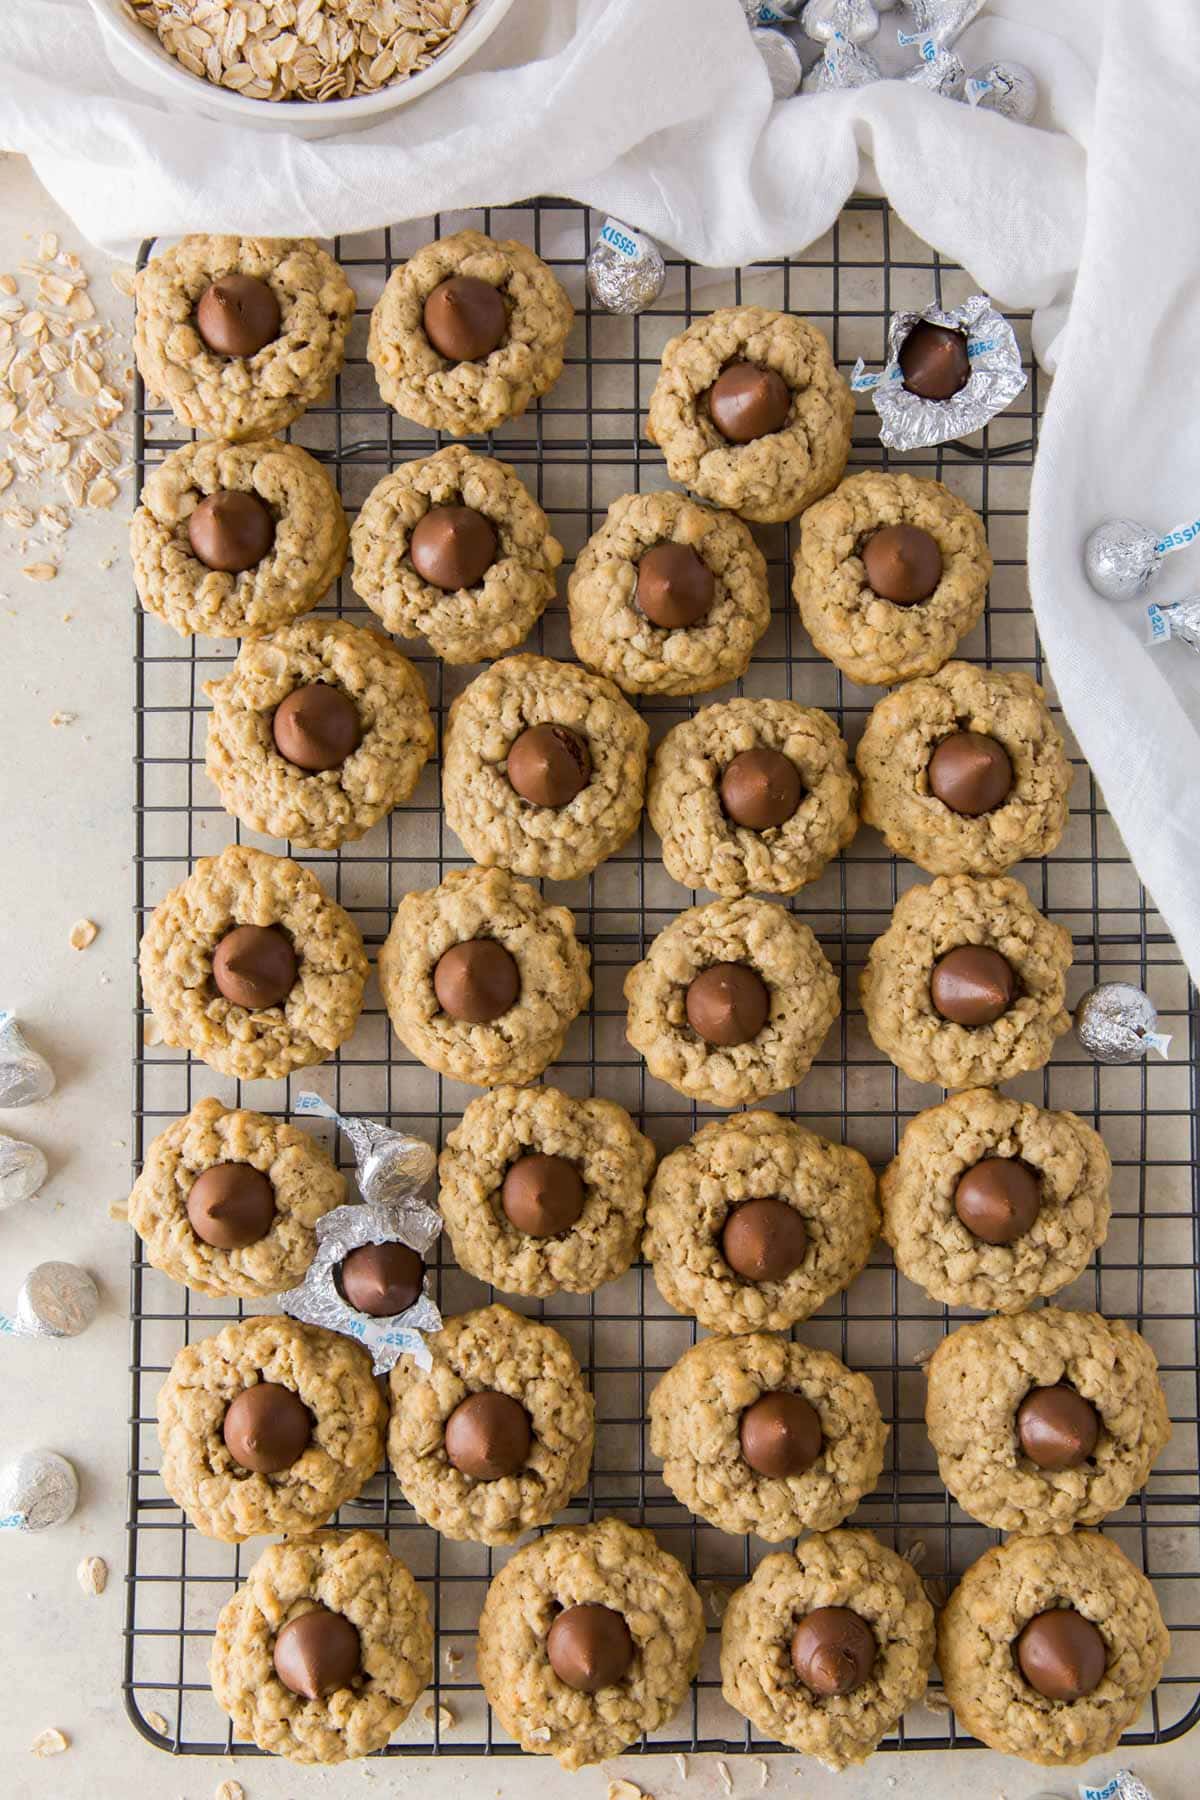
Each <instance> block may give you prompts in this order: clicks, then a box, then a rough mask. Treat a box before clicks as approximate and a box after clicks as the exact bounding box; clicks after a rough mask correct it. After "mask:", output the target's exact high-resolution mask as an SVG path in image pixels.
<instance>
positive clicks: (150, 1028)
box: [142, 1016, 163, 1050]
mask: <svg viewBox="0 0 1200 1800" xmlns="http://www.w3.org/2000/svg"><path fill="white" fill-rule="evenodd" d="M162 1041H163V1034H162V1026H161V1025H160V1024H159V1022H158V1020H157V1019H156V1018H154V1017H153V1016H151V1017H150V1018H149V1019H144V1020H143V1021H142V1042H143V1044H144V1045H145V1046H146V1048H147V1050H152V1049H153V1048H154V1046H155V1044H161V1043H162Z"/></svg>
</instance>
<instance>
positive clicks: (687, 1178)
mask: <svg viewBox="0 0 1200 1800" xmlns="http://www.w3.org/2000/svg"><path fill="white" fill-rule="evenodd" d="M764 1202H765V1203H766V1204H765V1205H764V1204H763V1203H764ZM780 1205H783V1206H787V1207H790V1208H791V1209H792V1210H793V1211H794V1212H795V1214H796V1216H797V1219H798V1220H799V1222H800V1226H801V1230H800V1231H799V1232H798V1233H797V1232H796V1231H795V1228H794V1227H793V1228H792V1231H791V1234H790V1237H787V1236H785V1234H784V1231H783V1230H782V1229H781V1225H782V1226H786V1225H787V1223H788V1222H787V1221H786V1220H783V1219H782V1215H777V1214H776V1211H775V1209H776V1208H777V1206H780ZM745 1208H749V1209H750V1210H748V1211H744V1210H743V1209H745ZM731 1215H736V1216H737V1218H738V1220H739V1225H738V1226H735V1228H734V1231H735V1234H738V1233H740V1234H745V1233H746V1231H747V1228H748V1231H749V1242H748V1244H747V1243H746V1242H744V1241H743V1242H742V1243H739V1242H738V1236H737V1235H735V1236H733V1237H732V1238H731V1240H730V1243H729V1254H730V1255H733V1256H735V1257H736V1258H737V1260H738V1262H739V1263H740V1264H741V1267H742V1270H744V1273H740V1272H739V1271H738V1270H737V1269H735V1268H734V1267H733V1265H732V1264H731V1263H730V1262H729V1261H728V1260H727V1255H726V1248H725V1241H724V1240H725V1228H726V1226H727V1225H728V1223H729V1220H730V1217H731ZM878 1234H879V1207H878V1204H877V1202H876V1199H875V1177H874V1175H873V1173H872V1171H871V1165H870V1163H869V1162H868V1161H867V1159H866V1157H865V1156H860V1155H859V1153H858V1151H857V1150H851V1149H849V1148H848V1147H847V1146H846V1145H844V1144H833V1143H830V1142H828V1141H827V1140H826V1139H825V1138H822V1137H818V1136H817V1134H816V1133H815V1132H813V1131H808V1130H806V1129H805V1127H804V1126H803V1125H797V1124H795V1123H793V1121H792V1120H791V1119H787V1118H784V1117H782V1116H781V1115H780V1114H779V1113H772V1112H744V1113H737V1114H736V1115H735V1116H734V1117H733V1118H729V1119H711V1120H710V1121H709V1122H708V1124H707V1125H702V1126H701V1127H700V1129H699V1131H698V1132H697V1133H696V1135H695V1137H694V1138H692V1140H691V1142H690V1143H687V1144H683V1145H681V1146H680V1148H679V1149H678V1150H672V1151H671V1152H670V1154H669V1155H667V1156H664V1157H663V1160H662V1162H661V1163H660V1164H659V1166H658V1172H657V1174H656V1175H655V1177H654V1181H653V1184H652V1186H651V1189H650V1202H649V1206H648V1207H647V1210H646V1237H645V1242H644V1244H643V1247H642V1253H643V1255H644V1256H645V1258H646V1260H647V1261H648V1262H649V1263H650V1264H651V1266H652V1268H653V1270H654V1279H655V1281H656V1282H657V1284H658V1291H659V1293H660V1294H661V1295H662V1297H663V1299H664V1300H665V1301H666V1302H667V1304H668V1305H669V1306H673V1307H674V1308H675V1309H676V1311H677V1312H682V1313H691V1314H692V1315H693V1316H694V1317H695V1318H697V1319H698V1320H699V1321H700V1323H701V1325H703V1326H704V1327H705V1328H706V1330H708V1331H717V1332H726V1331H728V1332H739V1331H786V1330H787V1328H788V1327H789V1326H790V1325H794V1324H795V1323H796V1321H797V1320H798V1319H807V1318H808V1316H809V1314H810V1313H814V1312H816V1310H817V1308H818V1307H819V1306H823V1305H824V1304H825V1302H826V1300H828V1299H829V1298H830V1297H831V1296H832V1295H833V1294H836V1293H839V1292H840V1291H841V1290H842V1289H843V1288H845V1287H849V1285H850V1283H851V1282H852V1281H853V1280H854V1277H855V1276H856V1275H857V1274H858V1273H859V1272H860V1271H861V1269H862V1268H863V1267H864V1265H865V1263H866V1260H867V1258H868V1256H869V1255H870V1254H871V1246H872V1245H873V1244H874V1242H875V1239H876V1237H877V1236H878Z"/></svg>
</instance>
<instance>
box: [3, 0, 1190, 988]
mask: <svg viewBox="0 0 1200 1800" xmlns="http://www.w3.org/2000/svg"><path fill="white" fill-rule="evenodd" d="M906 22H907V21H906V17H905V14H904V13H903V12H898V11H893V12H889V13H886V14H885V15H884V17H883V27H882V31H883V36H882V37H881V38H880V39H879V40H877V43H876V45H875V46H873V48H877V47H878V46H879V45H881V44H883V43H884V42H885V41H886V42H887V43H888V44H891V43H892V42H893V41H894V34H895V30H896V27H897V25H903V24H905V23H906ZM955 47H956V50H957V52H958V54H960V55H961V56H962V58H963V60H964V62H965V64H966V66H967V68H968V70H970V69H972V68H974V67H977V66H979V65H981V64H984V63H986V62H988V61H989V60H991V59H992V58H993V57H996V56H1002V57H1003V56H1007V57H1010V58H1013V59H1015V60H1017V61H1019V62H1022V63H1025V64H1026V65H1028V66H1029V67H1030V68H1032V69H1033V70H1034V72H1035V74H1036V76H1037V78H1038V81H1039V84H1040V87H1041V91H1042V102H1041V106H1040V108H1039V112H1038V120H1037V128H1035V127H1029V126H1020V125H1015V124H1012V123H1010V122H1009V121H1007V120H1004V119H1000V118H997V117H995V116H993V115H989V114H986V113H981V112H976V111H974V110H972V109H970V108H968V107H966V106H963V105H960V104H956V103H954V102H952V101H948V100H944V99H942V98H940V97H939V96H936V95H933V94H929V93H925V92H921V91H919V90H916V89H914V88H912V87H909V86H906V85H905V84H903V83H901V82H886V83H880V84H877V85H874V86H870V87H866V88H862V89H859V90H857V91H856V92H854V93H850V94H835V95H829V96H822V97H819V98H816V97H810V96H799V97H797V98H796V99H794V100H788V101H784V102H782V103H779V104H773V103H772V96H771V92H770V86H769V83H768V80H767V76H766V73H765V71H764V69H763V67H762V64H761V61H760V59H759V57H758V53H757V51H756V49H755V47H754V45H753V43H752V41H751V39H750V36H749V33H748V31H747V29H746V22H745V17H744V13H743V9H742V6H741V4H740V0H518V3H517V5H516V6H515V7H514V8H513V10H512V12H511V13H510V14H509V16H508V18H507V19H506V20H505V21H504V23H503V24H502V25H501V26H500V27H499V29H498V30H497V31H496V33H495V35H494V37H493V38H492V39H491V40H490V42H489V43H488V44H487V45H485V46H484V47H483V49H482V50H481V51H480V52H479V53H478V55H477V57H476V58H475V59H473V60H472V62H471V63H470V64H469V65H468V66H467V68H466V69H465V70H464V71H463V73H462V74H460V75H458V76H456V77H455V78H454V79H453V80H451V81H450V82H448V83H447V84H446V85H445V86H444V87H442V88H440V89H437V90H435V91H434V92H433V93H431V94H429V95H428V96H426V97H425V98H424V99H422V100H420V101H417V102H415V103H414V104H413V105H411V106H409V107H405V108H402V109H401V110H400V111H399V112H397V113H394V114H393V115H391V116H390V117H385V118H384V119H383V120H382V121H381V122H380V123H378V124H377V125H375V126H373V127H372V128H371V129H369V130H365V131H362V132H358V133H354V134H352V135H347V136H344V137H341V138H325V139H321V140H318V141H316V142H304V141H301V140H298V139H292V138H287V137H284V136H281V135H279V134H274V133H272V134H266V133H260V132H252V131H248V130H245V129H243V128H240V127H232V126H229V125H225V124H218V123H214V122H212V121H209V120H205V119H201V118H197V117H186V118H185V117H183V116H181V115H180V114H179V113H178V112H169V111H168V110H167V108H166V107H164V106H163V105H161V104H160V103H158V102H157V101H155V100H153V99H150V98H148V97H147V96H146V95H144V94H142V93H141V92H139V91H138V90H136V89H134V88H132V87H130V86H129V84H128V83H127V82H126V81H124V80H123V79H122V78H121V77H119V76H118V75H116V74H115V73H114V72H113V70H112V68H111V67H110V65H109V63H108V60H107V58H106V56H105V53H104V50H103V48H102V40H101V37H100V33H99V29H98V27H97V26H96V24H95V22H94V20H93V18H92V16H91V14H90V12H89V11H88V9H87V7H86V5H85V0H21V3H20V4H19V5H13V6H10V8H9V9H8V12H7V16H6V19H5V55H6V62H7V65H8V66H7V70H6V77H5V82H4V88H3V91H2V92H0V145H3V146H5V147H7V148H11V149H16V150H22V151H25V152H26V153H27V154H28V155H29V156H30V157H31V158H32V160H33V162H34V164H35V166H36V168H37V171H38V173H39V175H40V176H41V178H42V179H43V181H44V182H45V183H46V185H47V187H48V188H50V190H51V192H52V193H53V194H54V195H55V197H56V198H57V199H58V200H59V201H60V203H61V204H62V205H63V206H64V207H65V208H66V209H67V211H68V212H70V213H71V214H72V216H73V217H74V218H75V219H76V220H77V222H78V224H79V226H80V229H81V230H82V231H83V232H84V233H85V234H86V235H87V236H89V237H90V238H92V239H93V240H94V241H95V242H97V243H99V244H102V245H104V246H105V247H107V248H110V249H119V250H123V251H126V252H128V251H129V250H130V249H131V248H132V247H133V246H134V245H135V244H136V242H137V241H138V240H140V239H141V238H143V237H145V236H148V235H152V234H154V235H162V236H169V235H177V234H178V233H180V232H182V231H194V230H217V229H221V230H229V231H254V232H259V233H279V234H285V233H309V234H314V235H317V236H331V235H333V234H335V233H338V232H348V231H353V230H356V229H363V228H368V227H371V226H376V225H381V224H385V223H389V222H393V221H398V220H402V219H406V218H415V217H424V216H425V215H427V214H429V213H430V212H432V211H435V210H441V211H452V210H453V209H455V208H458V207H464V206H470V205H478V204H480V203H482V202H491V203H494V204H501V203H503V202H504V201H509V200H520V199H524V198H526V197H527V196H528V195H530V194H531V193H537V192H545V191H552V192H557V193H561V194H565V195H569V196H571V197H573V198H576V199H580V200H584V201H587V202H588V203H590V204H591V205H594V206H596V207H599V208H603V209H604V210H606V211H608V212H612V213H614V214H615V215H617V216H618V217H620V218H622V219H624V220H626V221H628V222H629V223H631V224H633V225H636V226H639V227H640V228H642V229H643V230H646V231H648V232H650V233H652V234H653V235H654V236H656V237H657V238H659V239H660V240H661V241H662V242H663V243H665V244H667V245H670V246H672V247H673V248H674V249H676V250H679V251H682V252H683V253H684V254H685V255H687V256H689V257H691V258H692V259H693V260H695V261H697V262H701V263H707V264H710V265H714V266H720V267H727V266H730V265H734V264H737V263H741V262H748V261H752V260H754V259H755V258H758V257H764V256H773V255H780V254H783V253H786V252H788V251H793V250H796V249H799V248H801V247H802V246H803V245H805V244H807V243H810V242H811V241H813V240H814V239H815V238H817V237H819V236H820V235H821V233H822V232H824V231H825V230H826V229H828V227H829V226H830V224H831V223H832V222H833V220H834V219H835V218H836V216H837V214H838V212H839V210H840V208H841V206H842V205H843V203H844V201H845V200H846V198H847V197H848V196H849V194H850V193H852V192H853V191H854V189H855V188H856V187H865V188H867V189H868V190H870V191H876V192H883V193H886V194H887V195H888V197H889V199H890V200H891V202H892V204H893V205H894V207H895V208H896V210H897V212H898V213H899V214H900V215H901V217H902V218H903V219H904V220H905V222H906V223H907V224H908V225H909V226H910V227H911V228H912V230H913V231H915V232H916V233H917V234H918V235H919V236H920V237H922V238H924V239H925V240H926V241H927V242H929V243H931V244H934V245H936V246H937V247H938V248H939V249H940V250H942V251H943V252H944V253H945V254H946V255H947V256H949V257H952V258H953V259H955V260H956V261H958V262H961V263H962V264H963V265H964V266H965V267H966V268H967V269H968V270H969V271H970V272H971V274H972V276H973V277H974V279H975V281H976V282H977V283H978V284H979V286H980V287H981V288H983V289H984V290H985V291H987V292H989V293H990V294H991V295H992V296H993V297H994V298H995V299H996V301H997V302H998V303H999V304H1000V305H1001V306H1002V307H1003V306H1009V307H1022V308H1025V307H1031V308H1033V309H1035V331H1034V341H1035V345H1036V347H1037V350H1038V354H1039V356H1040V357H1041V359H1042V361H1043V362H1044V363H1045V364H1046V366H1047V367H1048V368H1051V369H1053V370H1055V371H1056V374H1057V379H1056V382H1055V384H1054V388H1053V390H1052V395H1051V401H1050V406H1049V411H1048V414H1047V418H1046V422H1045V428H1044V433H1043V439H1042V453H1041V456H1040V459H1039V463H1038V468H1037V471H1036V476H1035V486H1034V504H1033V511H1032V514H1031V520H1030V559H1029V560H1030V585H1031V591H1032V596H1033V603H1034V607H1035V610H1036V612H1037V617H1038V623H1039V627H1040V630H1041V633H1042V637H1043V641H1044V643H1045V645H1046V649H1047V652H1048V655H1049V661H1050V666H1051V670H1052V673H1053V675H1054V678H1055V681H1056V684H1057V687H1058V691H1059V694H1060V697H1061V699H1062V702H1063V705H1064V707H1065V709H1066V712H1067V716H1068V718H1069V719H1070V722H1071V724H1072V727H1073V729H1074V731H1075V733H1076V735H1077V737H1078V739H1079V742H1080V744H1081V746H1082V748H1083V750H1084V752H1085V754H1086V755H1087V757H1088V759H1089V761H1090V762H1091V764H1092V767H1093V769H1094V770H1095V773H1096V775H1097V777H1098V779H1099V782H1100V785H1101V787H1102V789H1103V791H1104V794H1105V797H1106V800H1107V803H1108V806H1109V808H1110V810H1111V811H1112V813H1113V816H1114V818H1115V819H1116V821H1117V823H1118V825H1119V827H1120V829H1121V831H1122V833H1123V835H1124V837H1125V840H1126V842H1127V844H1128V846H1129V849H1130V851H1131V853H1132V855H1133V858H1134V860H1135V862H1136V864H1137V866H1138V869H1139V871H1140V873H1141V875H1142V878H1143V880H1144V881H1145V883H1146V885H1147V887H1148V888H1149V889H1150V891H1151V893H1152V894H1153V896H1154V898H1155V901H1156V904H1157V906H1158V908H1159V910H1160V911H1161V913H1162V915H1163V917H1164V919H1165V920H1166V922H1167V924H1168V926H1169V927H1170V929H1171V931H1172V932H1173V934H1174V935H1175V937H1176V939H1177V940H1178V942H1179V944H1180V946H1181V948H1182V950H1183V952H1184V955H1185V957H1186V959H1187V961H1188V963H1189V965H1190V967H1191V969H1192V972H1193V974H1194V975H1197V976H1200V855H1198V850H1200V792H1198V784H1197V780H1196V771H1197V768H1198V767H1200V756H1198V754H1197V752H1198V751H1200V742H1198V732H1197V723H1196V721H1197V720H1198V719H1200V658H1197V657H1195V656H1194V654H1193V653H1191V652H1190V651H1188V650H1187V649H1185V648H1184V647H1182V646H1180V645H1179V644H1168V645H1167V646H1165V647H1164V648H1163V649H1161V650H1158V651H1155V652H1151V651H1149V650H1146V649H1144V648H1143V647H1142V645H1141V635H1142V630H1141V627H1142V618H1143V612H1144V608H1143V607H1142V606H1140V605H1139V604H1137V603H1129V604H1127V605H1124V606H1117V607H1114V606H1113V605H1112V604H1111V603H1109V602H1106V601H1102V600H1100V599H1099V598H1098V597H1097V596H1095V595H1094V594H1093V593H1092V592H1091V590H1090V589H1089V588H1088V586H1087V584H1086V582H1085V580H1084V577H1083V573H1082V564H1081V558H1080V550H1081V545H1082V541H1083V539H1084V537H1085V536H1086V533H1087V531H1088V530H1089V529H1090V527H1091V526H1092V525H1093V524H1095V523H1096V522H1097V521H1099V520H1100V519H1103V518H1105V517H1110V516H1113V515H1116V514H1120V513H1132V514H1133V516H1135V517H1138V518H1142V519H1144V520H1145V521H1146V522H1147V523H1148V524H1151V525H1153V526H1156V527H1166V526H1169V525H1173V524H1175V523H1176V522H1178V521H1179V520H1182V519H1184V518H1191V517H1193V516H1194V515H1195V513H1196V511H1197V510H1198V502H1200V492H1197V484H1198V480H1200V477H1198V474H1197V472H1198V471H1200V456H1198V455H1197V448H1198V444H1197V438H1198V434H1200V419H1198V417H1197V409H1196V405H1195V401H1194V398H1193V395H1192V390H1193V387H1194V381H1193V377H1192V373H1191V370H1192V351H1193V336H1194V334H1193V333H1192V332H1191V331H1190V330H1189V327H1190V326H1191V325H1192V323H1193V319H1194V315H1195V300H1194V293H1195V275H1194V272H1193V268H1192V266H1191V265H1192V263H1193V262H1194V256H1193V254H1192V245H1193V238H1194V230H1193V227H1192V225H1191V218H1192V214H1193V209H1192V207H1191V206H1190V205H1189V204H1188V202H1189V200H1190V196H1188V195H1186V194H1185V193H1184V191H1183V183H1184V181H1185V180H1187V179H1189V177H1190V173H1191V171H1192V170H1193V169H1194V168H1195V167H1196V166H1197V161H1198V157H1197V153H1198V152H1200V111H1198V108H1197V103H1196V94H1195V91H1194V83H1195V79H1196V76H1195V71H1196V70H1197V68H1198V67H1200V57H1198V56H1197V54H1196V53H1197V51H1200V7H1197V6H1196V5H1195V4H1194V3H1193V0H1142V4H1140V5H1138V6H1136V7H1131V6H1129V5H1128V4H1125V3H1124V0H1053V4H1047V0H991V4H990V6H989V7H988V8H987V10H986V11H985V12H984V13H983V14H982V15H981V17H980V18H979V19H977V20H976V21H975V23H973V24H972V25H971V26H970V27H968V29H967V31H966V32H965V33H964V34H963V36H962V37H961V38H960V39H959V41H958V43H957V45H956V46H955ZM813 50H814V52H815V47H813ZM1077 273H1078V279H1076V277H1077ZM1072 295H1074V299H1073V301H1072ZM1068 307H1069V309H1070V310H1069V313H1068ZM1189 586H1192V587H1197V586H1200V570H1197V568H1196V552H1193V551H1185V552H1183V553H1182V554H1181V555H1180V556H1178V557H1175V558H1172V559H1171V561H1170V563H1169V564H1168V566H1167V570H1166V572H1165V573H1164V576H1163V578H1162V580H1161V582H1160V583H1159V585H1158V587H1157V588H1156V590H1155V592H1156V595H1158V596H1159V597H1162V598H1167V599H1169V598H1172V597H1175V596H1177V595H1179V594H1181V593H1183V592H1185V591H1187V590H1188V588H1189ZM1151 985H1153V984H1151Z"/></svg>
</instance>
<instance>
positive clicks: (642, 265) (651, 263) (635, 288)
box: [587, 219, 667, 313]
mask: <svg viewBox="0 0 1200 1800" xmlns="http://www.w3.org/2000/svg"><path fill="white" fill-rule="evenodd" d="M666 279H667V265H666V263H665V262H664V261H663V255H662V251H661V250H660V249H659V247H658V245H657V244H656V243H655V242H654V239H653V238H650V237H647V236H646V235H645V233H644V232H641V231H635V230H634V229H633V226H632V225H623V224H622V223H621V221H620V219H605V221H604V223H603V225H602V226H601V227H600V231H599V233H598V235H597V237H596V242H595V243H594V244H593V245H592V249H591V254H590V255H589V256H588V260H587V284H588V292H589V293H590V294H591V296H592V299H593V300H594V301H595V302H596V304H597V306H602V307H603V308H604V310H605V311H606V312H610V313H640V312H644V311H645V310H646V308H647V307H648V306H652V305H653V304H654V302H655V301H656V300H657V299H658V296H659V295H660V294H661V293H662V291H663V283H664V282H665V281H666Z"/></svg>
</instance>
